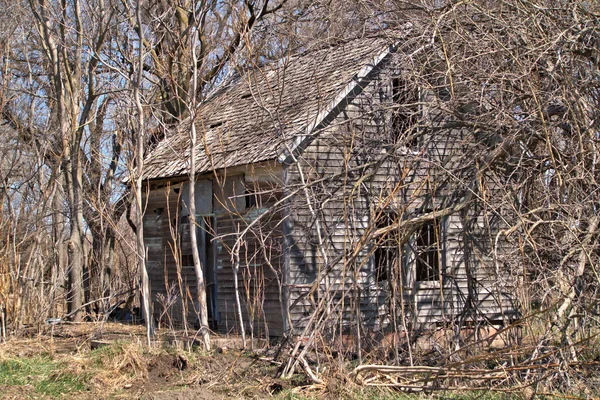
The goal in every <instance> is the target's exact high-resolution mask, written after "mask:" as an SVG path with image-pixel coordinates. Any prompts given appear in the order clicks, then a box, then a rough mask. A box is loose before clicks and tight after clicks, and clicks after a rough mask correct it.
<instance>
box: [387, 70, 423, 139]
mask: <svg viewBox="0 0 600 400" xmlns="http://www.w3.org/2000/svg"><path fill="white" fill-rule="evenodd" d="M392 101H393V104H394V107H393V110H394V111H393V113H392V127H391V129H392V140H393V141H394V143H399V144H400V145H403V146H405V147H408V148H413V147H417V146H418V145H419V143H418V137H417V130H416V129H415V127H416V125H417V122H418V119H419V90H418V88H416V87H414V85H411V84H410V83H409V82H407V81H405V80H403V79H401V78H399V77H396V78H393V79H392Z"/></svg>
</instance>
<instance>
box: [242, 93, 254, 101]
mask: <svg viewBox="0 0 600 400" xmlns="http://www.w3.org/2000/svg"><path fill="white" fill-rule="evenodd" d="M248 97H252V93H250V92H248V93H244V94H243V95H241V96H240V99H247V98H248Z"/></svg>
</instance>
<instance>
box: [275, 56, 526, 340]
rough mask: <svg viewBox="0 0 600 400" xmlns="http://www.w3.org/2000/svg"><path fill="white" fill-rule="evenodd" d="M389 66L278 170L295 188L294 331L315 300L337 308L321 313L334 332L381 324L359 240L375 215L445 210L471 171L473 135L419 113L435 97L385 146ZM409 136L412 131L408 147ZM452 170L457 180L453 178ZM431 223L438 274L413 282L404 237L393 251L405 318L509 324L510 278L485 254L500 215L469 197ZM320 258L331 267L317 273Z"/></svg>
mask: <svg viewBox="0 0 600 400" xmlns="http://www.w3.org/2000/svg"><path fill="white" fill-rule="evenodd" d="M393 66H394V60H393V59H392V60H390V62H389V63H387V64H386V65H385V66H384V67H383V68H382V69H381V70H380V71H379V72H378V74H377V76H376V77H375V78H374V79H373V80H372V81H371V83H370V84H369V85H368V86H367V87H366V89H365V91H364V92H363V93H362V94H360V95H359V96H358V97H356V98H355V99H354V100H353V101H352V102H351V103H350V104H348V105H347V106H345V107H344V108H343V109H341V110H339V111H340V112H339V115H338V117H337V118H336V119H335V120H334V121H333V122H332V123H331V124H330V125H329V126H328V127H327V128H326V129H324V130H322V131H321V132H319V133H318V136H317V137H316V139H315V140H314V141H313V142H312V143H311V144H310V145H309V146H308V147H307V148H306V149H305V150H304V151H303V152H302V153H301V155H299V156H298V161H297V163H293V164H291V165H289V166H288V167H287V174H288V186H287V190H288V192H289V193H292V192H294V191H297V194H296V195H294V196H293V198H292V200H291V204H290V206H289V209H290V214H289V216H288V219H287V223H288V230H289V234H288V237H287V243H288V254H287V257H288V263H289V272H288V287H289V291H290V295H289V306H290V315H291V319H292V322H293V324H294V328H295V329H296V331H298V330H299V329H301V328H303V327H304V326H305V324H306V323H307V321H308V318H309V317H310V316H311V312H312V311H313V310H314V308H315V307H316V306H317V303H318V302H319V299H322V298H323V297H324V296H325V297H327V298H330V299H332V302H331V304H340V307H338V310H337V311H334V314H333V315H332V319H335V318H337V317H340V318H341V319H340V320H339V325H340V326H343V327H345V328H352V327H356V326H372V327H384V326H386V325H387V324H389V323H390V315H392V314H391V310H390V308H389V307H390V300H391V299H390V297H391V296H390V292H389V287H390V282H389V278H388V279H386V280H381V279H380V280H378V277H377V273H376V271H375V267H374V252H375V248H376V247H377V241H376V240H371V241H368V242H365V241H364V237H365V236H366V235H367V234H368V233H369V231H370V230H372V229H373V228H374V227H375V225H376V224H377V222H376V220H377V219H378V218H379V217H380V216H381V214H382V213H386V212H394V213H395V214H396V215H397V216H398V218H401V219H402V218H405V219H410V218H411V217H415V216H418V215H419V214H421V213H425V212H429V211H435V210H436V209H443V208H444V207H447V206H448V205H450V204H452V202H453V201H454V202H456V199H452V198H451V196H456V195H457V193H461V192H463V195H464V194H465V193H464V192H465V190H467V188H466V187H465V190H461V185H467V184H468V182H469V179H470V178H471V176H470V175H469V174H471V173H472V171H473V168H469V166H468V165H464V163H465V155H468V153H469V150H470V149H469V147H470V146H472V141H473V137H472V135H471V134H470V133H469V132H468V131H466V130H464V129H454V130H450V131H448V130H445V131H444V134H443V135H436V133H435V131H434V130H433V129H431V127H435V126H439V125H441V124H443V123H447V121H436V120H435V118H436V115H435V112H433V111H431V110H428V109H427V108H426V107H432V104H434V101H435V99H433V95H432V94H431V92H428V91H426V90H422V91H421V92H420V95H419V99H418V100H417V101H418V102H419V103H425V104H427V103H429V106H423V105H420V106H419V114H420V119H419V121H418V123H415V125H414V126H412V127H410V129H411V130H410V131H408V129H407V132H403V133H402V134H400V135H398V134H396V135H398V136H399V137H400V140H399V141H398V142H396V145H394V143H393V141H391V140H390V138H391V134H392V132H391V130H392V129H393V126H392V125H393V123H392V121H391V114H392V112H393V111H394V110H396V109H397V107H398V105H397V104H395V103H394V101H393V100H394V99H393V97H394V96H393V93H392V82H393V79H394V77H398V76H400V77H401V76H402V73H403V72H402V70H401V69H400V68H397V69H394V67H393ZM409 136H417V139H416V141H417V143H419V144H417V145H415V144H414V142H415V141H414V140H411V139H408V137H409ZM402 141H404V142H402ZM409 142H410V143H411V144H410V145H409V144H408V143H409ZM461 171H463V172H464V174H465V175H464V176H460V175H456V174H457V172H461ZM462 179H464V182H461V180H462ZM484 181H485V177H484V178H482V181H481V182H479V185H487V183H486V182H484ZM304 186H306V189H302V188H303V187H304ZM488 190H489V193H487V194H486V195H487V196H492V197H493V196H494V195H495V194H496V193H495V189H494V183H489V187H488ZM480 199H481V197H480ZM488 200H489V199H488ZM311 208H312V211H311ZM437 223H438V224H439V226H440V231H441V232H440V243H439V251H438V257H439V263H440V274H439V279H435V280H431V281H418V280H417V279H416V276H415V275H416V272H415V268H416V264H415V261H414V255H413V256H412V258H411V253H412V249H411V246H412V245H413V244H414V239H410V238H409V240H408V241H407V243H403V244H402V245H401V246H400V247H399V248H398V254H402V255H403V256H402V259H403V262H402V266H401V269H402V271H401V272H400V274H401V275H402V277H399V276H397V277H396V279H400V278H402V284H401V285H400V286H402V296H401V297H402V300H403V302H404V308H405V313H406V315H407V318H408V319H409V320H410V322H411V323H413V324H414V323H417V324H423V323H443V322H450V321H457V320H459V321H462V322H467V321H471V322H472V321H475V320H481V319H489V320H502V319H504V318H512V317H514V316H515V315H516V305H515V303H514V300H515V299H514V296H513V295H511V294H510V293H511V290H512V287H513V286H512V281H511V280H510V278H511V277H510V276H505V275H503V273H504V272H505V271H503V270H499V269H498V260H497V258H496V257H495V253H494V250H496V253H497V252H498V250H500V252H501V250H502V249H501V246H500V248H499V247H498V246H495V243H494V239H495V236H496V234H497V233H498V230H499V229H500V228H501V220H500V218H498V215H495V212H494V210H493V209H492V207H490V206H489V205H488V204H487V202H486V201H483V200H482V201H479V200H478V198H477V196H475V199H474V201H473V204H472V205H471V206H469V207H468V208H467V209H465V210H463V211H461V212H456V213H454V214H452V215H450V216H446V217H443V218H440V219H439V221H437ZM317 230H320V235H319V232H318V231H317ZM413 237H414V235H413ZM500 244H502V242H500ZM356 255H358V256H356ZM355 256H356V257H355ZM326 261H327V262H329V264H330V265H329V267H331V270H330V271H329V272H328V273H327V276H326V277H325V276H324V272H325V270H326ZM316 280H319V283H318V284H315V281H316ZM396 283H398V282H396ZM398 284H399V283H398ZM398 303H399V302H398V301H397V306H399V305H398ZM357 310H358V311H357ZM340 313H341V314H342V315H340ZM396 315H398V314H396Z"/></svg>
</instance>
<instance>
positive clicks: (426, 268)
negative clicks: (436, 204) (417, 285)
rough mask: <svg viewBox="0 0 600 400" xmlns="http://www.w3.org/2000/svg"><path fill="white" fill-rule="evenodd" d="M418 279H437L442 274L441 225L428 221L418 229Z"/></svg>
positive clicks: (416, 253) (416, 241) (416, 242)
mask: <svg viewBox="0 0 600 400" xmlns="http://www.w3.org/2000/svg"><path fill="white" fill-rule="evenodd" d="M415 246H416V249H415V250H416V251H415V256H416V279H417V281H437V280H439V276H440V225H439V223H438V222H437V221H432V222H428V223H426V224H425V225H423V226H422V227H421V228H420V229H419V230H418V231H417V237H416V240H415Z"/></svg>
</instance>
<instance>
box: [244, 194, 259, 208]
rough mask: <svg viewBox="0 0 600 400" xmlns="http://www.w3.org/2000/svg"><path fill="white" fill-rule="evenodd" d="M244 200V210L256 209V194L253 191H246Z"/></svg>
mask: <svg viewBox="0 0 600 400" xmlns="http://www.w3.org/2000/svg"><path fill="white" fill-rule="evenodd" d="M244 198H245V200H246V209H248V208H252V207H256V206H257V205H258V199H257V194H256V192H254V191H253V190H251V189H246V193H245V195H244Z"/></svg>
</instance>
